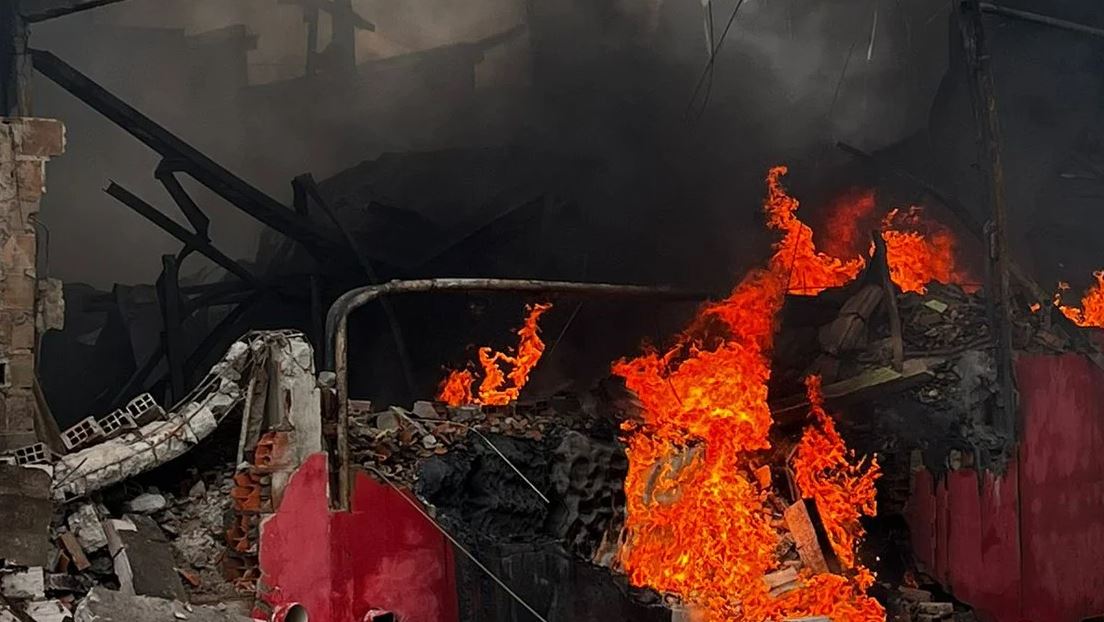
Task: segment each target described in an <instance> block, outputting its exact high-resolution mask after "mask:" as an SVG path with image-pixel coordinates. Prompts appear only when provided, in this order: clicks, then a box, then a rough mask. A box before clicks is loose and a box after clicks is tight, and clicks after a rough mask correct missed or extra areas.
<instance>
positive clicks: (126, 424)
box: [97, 409, 138, 438]
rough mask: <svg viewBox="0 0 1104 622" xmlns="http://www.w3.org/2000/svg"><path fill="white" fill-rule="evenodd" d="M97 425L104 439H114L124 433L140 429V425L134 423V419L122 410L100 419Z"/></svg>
mask: <svg viewBox="0 0 1104 622" xmlns="http://www.w3.org/2000/svg"><path fill="white" fill-rule="evenodd" d="M97 423H98V424H99V426H100V430H101V431H102V432H103V435H104V438H114V437H116V436H118V435H120V434H122V433H123V432H126V431H128V430H134V429H137V428H138V424H137V423H135V422H134V419H133V418H132V417H131V416H130V415H129V414H127V412H126V411H124V410H122V409H119V410H116V411H115V412H113V413H111V414H108V415H104V416H103V417H100V420H99V421H97Z"/></svg>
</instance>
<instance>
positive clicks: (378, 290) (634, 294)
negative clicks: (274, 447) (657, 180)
mask: <svg viewBox="0 0 1104 622" xmlns="http://www.w3.org/2000/svg"><path fill="white" fill-rule="evenodd" d="M428 292H468V293H471V292H512V293H518V294H543V295H550V294H561V295H569V296H585V297H607V298H640V299H646V300H669V301H682V302H690V301H702V300H705V299H707V298H709V294H706V293H702V292H687V291H683V290H677V289H673V288H670V287H649V286H644V285H613V284H609V283H573V282H570V281H532V280H516V279H473V278H441V279H417V280H410V281H391V282H389V283H384V284H381V285H369V286H367V287H359V288H357V289H352V290H349V291H347V292H345V293H344V294H342V295H341V296H340V297H339V298H338V299H337V300H335V301H334V303H333V304H332V305H331V306H330V310H329V312H328V313H327V314H326V343H325V346H326V349H327V356H326V366H327V368H328V369H330V370H332V371H333V372H334V374H335V375H336V376H337V383H336V386H335V388H336V390H337V459H338V463H339V466H338V491H337V495H335V496H336V503H335V505H336V506H337V509H339V510H347V509H348V508H349V494H350V486H349V484H350V477H349V430H348V428H349V366H348V363H349V357H348V347H349V344H348V341H349V335H348V330H349V314H350V313H352V312H353V311H355V310H357V309H359V308H360V307H363V306H364V305H366V304H368V303H369V302H371V301H373V300H376V299H377V298H380V297H383V296H391V295H396V294H413V293H428Z"/></svg>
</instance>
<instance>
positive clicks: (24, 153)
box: [0, 117, 65, 451]
mask: <svg viewBox="0 0 1104 622" xmlns="http://www.w3.org/2000/svg"><path fill="white" fill-rule="evenodd" d="M64 147H65V128H64V126H63V125H62V124H61V122H60V121H56V120H53V119H36V118H26V117H24V118H0V451H4V450H9V449H15V448H18V447H24V446H28V445H33V444H34V443H36V442H37V441H38V440H39V439H38V438H37V436H36V434H35V415H36V408H37V405H36V402H35V397H34V370H35V346H36V343H37V335H38V333H39V330H38V329H36V321H41V320H40V318H41V317H42V316H44V315H51V316H55V317H56V311H51V312H50V313H44V309H42V308H41V307H42V305H39V304H37V303H38V302H39V301H38V298H39V297H38V295H37V292H38V291H39V288H40V283H39V279H38V274H37V271H36V262H35V257H36V254H37V236H36V232H35V218H36V214H37V213H38V207H39V200H40V199H41V197H42V193H43V192H44V191H45V187H44V184H45V171H46V161H47V160H49V159H50V157H51V156H56V155H60V154H61V152H62V151H63V149H64ZM51 323H52V322H51ZM42 328H43V329H44V328H47V327H45V326H44V327H42Z"/></svg>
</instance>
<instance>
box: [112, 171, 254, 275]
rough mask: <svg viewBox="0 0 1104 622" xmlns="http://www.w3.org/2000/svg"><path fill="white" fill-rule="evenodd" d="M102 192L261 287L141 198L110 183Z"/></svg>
mask: <svg viewBox="0 0 1104 622" xmlns="http://www.w3.org/2000/svg"><path fill="white" fill-rule="evenodd" d="M104 192H106V193H107V194H109V195H110V196H112V197H114V198H115V199H116V200H118V201H119V202H120V203H122V204H123V205H126V206H127V207H129V208H130V209H132V210H134V211H136V212H138V213H139V214H141V215H142V216H144V217H145V218H146V219H147V220H149V221H150V222H152V223H153V224H155V225H157V226H158V227H160V228H161V229H162V230H163V231H165V232H166V233H168V234H169V235H171V236H173V237H174V238H176V239H178V240H180V241H181V242H183V243H184V244H185V246H186V247H187V248H189V249H192V250H195V251H196V252H198V253H200V254H201V255H203V256H204V257H206V258H208V259H210V260H211V261H213V262H215V263H216V264H218V265H219V266H222V267H223V268H225V269H226V270H227V271H228V272H230V273H231V274H233V275H234V276H237V277H238V278H240V279H242V280H243V281H246V282H248V283H249V284H251V285H253V286H254V287H258V288H259V287H261V282H260V281H259V280H258V279H257V277H255V276H253V274H252V273H251V272H249V271H248V270H246V269H245V268H244V267H242V265H241V264H239V263H238V262H236V261H234V260H233V259H231V258H229V257H227V256H226V255H225V254H223V253H222V251H220V250H219V249H217V248H215V247H214V246H213V245H212V244H211V241H210V240H207V239H206V238H203V237H200V236H199V235H197V234H195V233H192V232H191V231H188V230H187V229H185V228H184V227H182V226H181V225H179V224H177V223H176V221H174V220H173V219H171V218H169V217H168V216H166V215H165V214H163V213H162V212H161V211H160V210H158V209H157V208H156V207H154V206H152V205H150V204H149V203H146V202H145V201H143V200H142V199H141V198H139V197H138V196H136V195H135V194H134V193H132V192H131V191H129V190H127V189H126V188H124V187H122V186H120V185H119V184H117V183H115V182H111V183H110V185H108V187H107V188H106V189H104Z"/></svg>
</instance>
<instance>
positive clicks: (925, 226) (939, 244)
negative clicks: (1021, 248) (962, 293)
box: [882, 206, 976, 294]
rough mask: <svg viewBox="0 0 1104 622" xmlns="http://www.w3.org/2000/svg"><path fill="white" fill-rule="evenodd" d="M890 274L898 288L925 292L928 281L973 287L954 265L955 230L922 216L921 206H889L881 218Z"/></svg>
mask: <svg viewBox="0 0 1104 622" xmlns="http://www.w3.org/2000/svg"><path fill="white" fill-rule="evenodd" d="M882 239H884V240H885V242H886V260H887V263H888V264H889V275H890V277H891V278H892V279H893V282H894V283H895V284H896V285H897V287H900V288H901V291H905V292H916V293H918V294H923V293H925V292H927V284H928V283H932V282H935V283H958V284H959V285H962V286H963V288H964V289H966V290H967V291H970V290H971V289H976V287H975V286H972V285H971V284H970V283H969V281H970V278H969V276H968V275H966V274H965V273H963V272H961V271H960V270H959V269H958V268H957V266H956V265H955V245H956V243H957V241H956V240H955V236H954V234H953V233H952V232H951V231H950V230H949V229H947V228H946V227H944V226H943V225H941V224H939V223H937V222H935V221H932V220H930V219H927V218H925V217H924V210H923V208H920V207H916V206H913V207H910V208H909V209H908V210H907V211H904V212H902V211H901V210H897V209H895V210H891V211H890V212H889V213H888V214H886V217H885V219H884V220H883V221H882Z"/></svg>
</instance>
